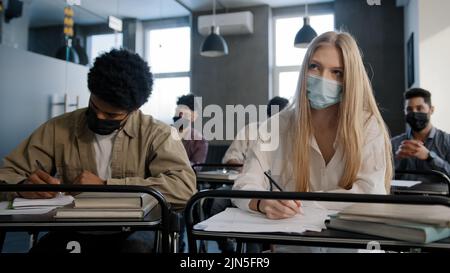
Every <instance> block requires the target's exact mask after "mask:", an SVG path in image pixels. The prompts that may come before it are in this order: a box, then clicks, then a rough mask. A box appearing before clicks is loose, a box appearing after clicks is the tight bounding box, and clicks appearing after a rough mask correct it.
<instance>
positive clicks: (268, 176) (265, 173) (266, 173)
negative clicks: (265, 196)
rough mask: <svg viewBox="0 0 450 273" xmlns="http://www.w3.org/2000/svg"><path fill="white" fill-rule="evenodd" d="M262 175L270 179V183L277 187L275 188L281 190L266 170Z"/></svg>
mask: <svg viewBox="0 0 450 273" xmlns="http://www.w3.org/2000/svg"><path fill="white" fill-rule="evenodd" d="M264 175H265V176H266V177H267V178H268V179H269V181H270V183H271V184H273V185H275V187H277V189H278V190H279V191H283V189H282V188H281V187H280V186H279V185H278V183H277V182H275V180H273V178H272V177H271V176H270V175H269V173H268V172H264ZM270 188H272V187H270Z"/></svg>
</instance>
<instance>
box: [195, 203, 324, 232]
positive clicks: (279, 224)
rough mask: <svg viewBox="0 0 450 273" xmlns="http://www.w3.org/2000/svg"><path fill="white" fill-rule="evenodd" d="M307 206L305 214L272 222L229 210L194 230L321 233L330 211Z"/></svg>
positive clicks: (255, 215)
mask: <svg viewBox="0 0 450 273" xmlns="http://www.w3.org/2000/svg"><path fill="white" fill-rule="evenodd" d="M312 203H313V202H311V203H308V205H305V202H303V207H302V209H303V214H297V215H296V216H294V217H293V218H289V219H282V220H271V219H268V218H267V217H266V216H265V215H262V214H259V213H251V212H248V211H243V210H241V209H238V208H227V209H226V210H225V211H223V212H221V213H219V214H216V215H214V216H213V217H211V218H209V219H207V220H205V221H203V222H201V223H198V224H197V225H195V226H194V229H199V230H205V231H222V232H286V233H302V232H305V231H318V232H319V231H321V230H322V229H325V228H326V226H325V220H326V219H328V213H329V212H328V211H327V210H326V209H323V208H321V207H319V206H315V205H311V204H312Z"/></svg>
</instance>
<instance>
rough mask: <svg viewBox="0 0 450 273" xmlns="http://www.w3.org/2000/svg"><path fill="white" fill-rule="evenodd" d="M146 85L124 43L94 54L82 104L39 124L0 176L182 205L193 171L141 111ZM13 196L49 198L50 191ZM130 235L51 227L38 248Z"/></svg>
mask: <svg viewBox="0 0 450 273" xmlns="http://www.w3.org/2000/svg"><path fill="white" fill-rule="evenodd" d="M152 85H153V80H152V74H151V72H150V69H149V67H148V65H147V63H146V62H145V61H144V60H142V58H140V57H139V55H137V54H135V53H132V52H130V51H127V50H124V49H120V50H118V49H113V50H111V51H110V52H107V53H104V54H102V55H100V56H99V57H97V58H96V60H95V63H94V66H93V67H92V68H91V69H90V71H89V74H88V88H89V90H90V99H89V105H88V107H87V108H84V109H79V110H76V111H74V112H70V113H66V114H63V115H61V116H58V117H56V118H53V119H51V120H49V121H47V122H45V123H44V124H43V125H41V126H40V127H39V128H38V129H37V130H36V131H34V132H33V133H32V134H31V136H30V137H28V138H27V139H26V140H24V141H23V142H22V143H21V144H20V145H19V146H18V147H17V148H16V149H15V150H13V151H12V152H11V153H10V154H9V155H8V156H6V158H5V159H4V164H3V166H2V167H1V168H0V181H3V182H6V183H11V184H14V183H22V184H82V185H86V184H91V185H139V186H148V187H151V188H154V189H156V190H158V191H159V192H161V193H162V194H163V195H164V196H165V197H166V199H167V200H168V202H169V203H171V204H172V206H173V207H174V208H175V209H177V208H182V207H183V206H184V205H185V204H186V202H187V200H188V199H189V198H190V197H191V196H192V195H193V194H194V193H195V191H196V185H195V174H194V172H193V170H192V169H191V167H190V164H189V159H188V157H187V155H186V151H185V149H184V147H183V144H182V143H181V141H179V140H177V139H176V138H174V137H173V136H172V133H173V132H172V130H174V129H173V128H171V127H170V126H168V125H165V124H163V123H161V122H158V121H157V120H155V119H153V118H152V117H151V116H148V115H144V114H143V113H142V112H141V111H140V110H139V108H140V107H141V106H142V105H143V104H144V103H145V102H146V101H147V100H148V98H149V96H150V94H151V91H152ZM175 134H176V132H175ZM38 162H39V163H38ZM17 194H18V195H19V196H22V197H25V198H52V197H54V196H55V194H56V193H53V192H20V193H17ZM129 237H132V236H131V235H130V234H128V233H127V234H123V233H119V234H106V235H105V234H102V235H92V234H87V235H84V234H81V233H77V232H72V233H67V234H62V233H58V232H50V233H48V234H47V235H46V236H45V237H44V238H43V239H41V241H40V242H39V243H38V245H37V246H38V247H37V249H41V250H45V251H46V250H49V251H60V250H61V249H62V250H61V251H66V250H65V249H66V244H67V242H69V241H71V240H77V241H81V242H80V243H81V244H82V245H81V248H82V251H83V249H95V246H98V247H101V249H102V251H103V250H106V251H115V250H117V251H122V250H123V249H122V248H123V247H124V246H125V245H126V241H128V239H129ZM133 239H135V238H133ZM83 243H85V245H83ZM39 245H41V247H40V248H39ZM84 246H86V247H84ZM125 248H126V247H125ZM131 249H133V248H132V247H131ZM134 250H135V249H134ZM138 251H139V250H138Z"/></svg>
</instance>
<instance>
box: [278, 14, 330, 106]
mask: <svg viewBox="0 0 450 273" xmlns="http://www.w3.org/2000/svg"><path fill="white" fill-rule="evenodd" d="M310 18H311V20H310V23H311V26H312V27H313V28H314V30H315V31H316V32H317V34H318V35H320V34H322V33H324V32H327V31H332V30H334V15H333V14H326V15H316V16H310ZM301 26H303V17H284V18H275V66H274V73H273V75H274V91H275V92H274V93H275V95H278V96H282V97H285V98H287V99H289V100H291V99H292V98H293V97H294V95H295V91H296V88H297V82H298V76H299V73H300V66H301V64H302V62H303V58H304V57H305V54H306V49H303V48H296V47H294V38H295V35H296V34H297V32H298V30H299V28H300V27H301Z"/></svg>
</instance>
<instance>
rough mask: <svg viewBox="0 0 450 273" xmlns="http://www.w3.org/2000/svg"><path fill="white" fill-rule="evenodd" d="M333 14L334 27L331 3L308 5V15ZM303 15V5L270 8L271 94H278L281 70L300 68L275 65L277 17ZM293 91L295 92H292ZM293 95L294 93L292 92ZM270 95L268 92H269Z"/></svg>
mask: <svg viewBox="0 0 450 273" xmlns="http://www.w3.org/2000/svg"><path fill="white" fill-rule="evenodd" d="M331 14H332V15H333V16H334V27H335V28H336V16H335V11H334V6H333V3H331V4H330V3H324V4H314V5H308V15H309V16H318V15H331ZM304 15H305V5H300V6H295V7H289V8H277V9H273V10H272V22H271V32H272V34H273V35H272V45H273V46H272V49H273V50H272V91H273V92H272V94H273V96H279V95H280V90H279V86H280V85H279V83H280V74H281V73H283V72H299V73H300V70H301V64H299V65H290V66H277V32H276V22H277V20H278V19H285V18H293V17H300V18H303V17H304ZM293 43H294V37H292V46H294V45H293ZM294 93H295V92H294ZM294 95H295V94H294ZM269 96H270V94H269Z"/></svg>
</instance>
